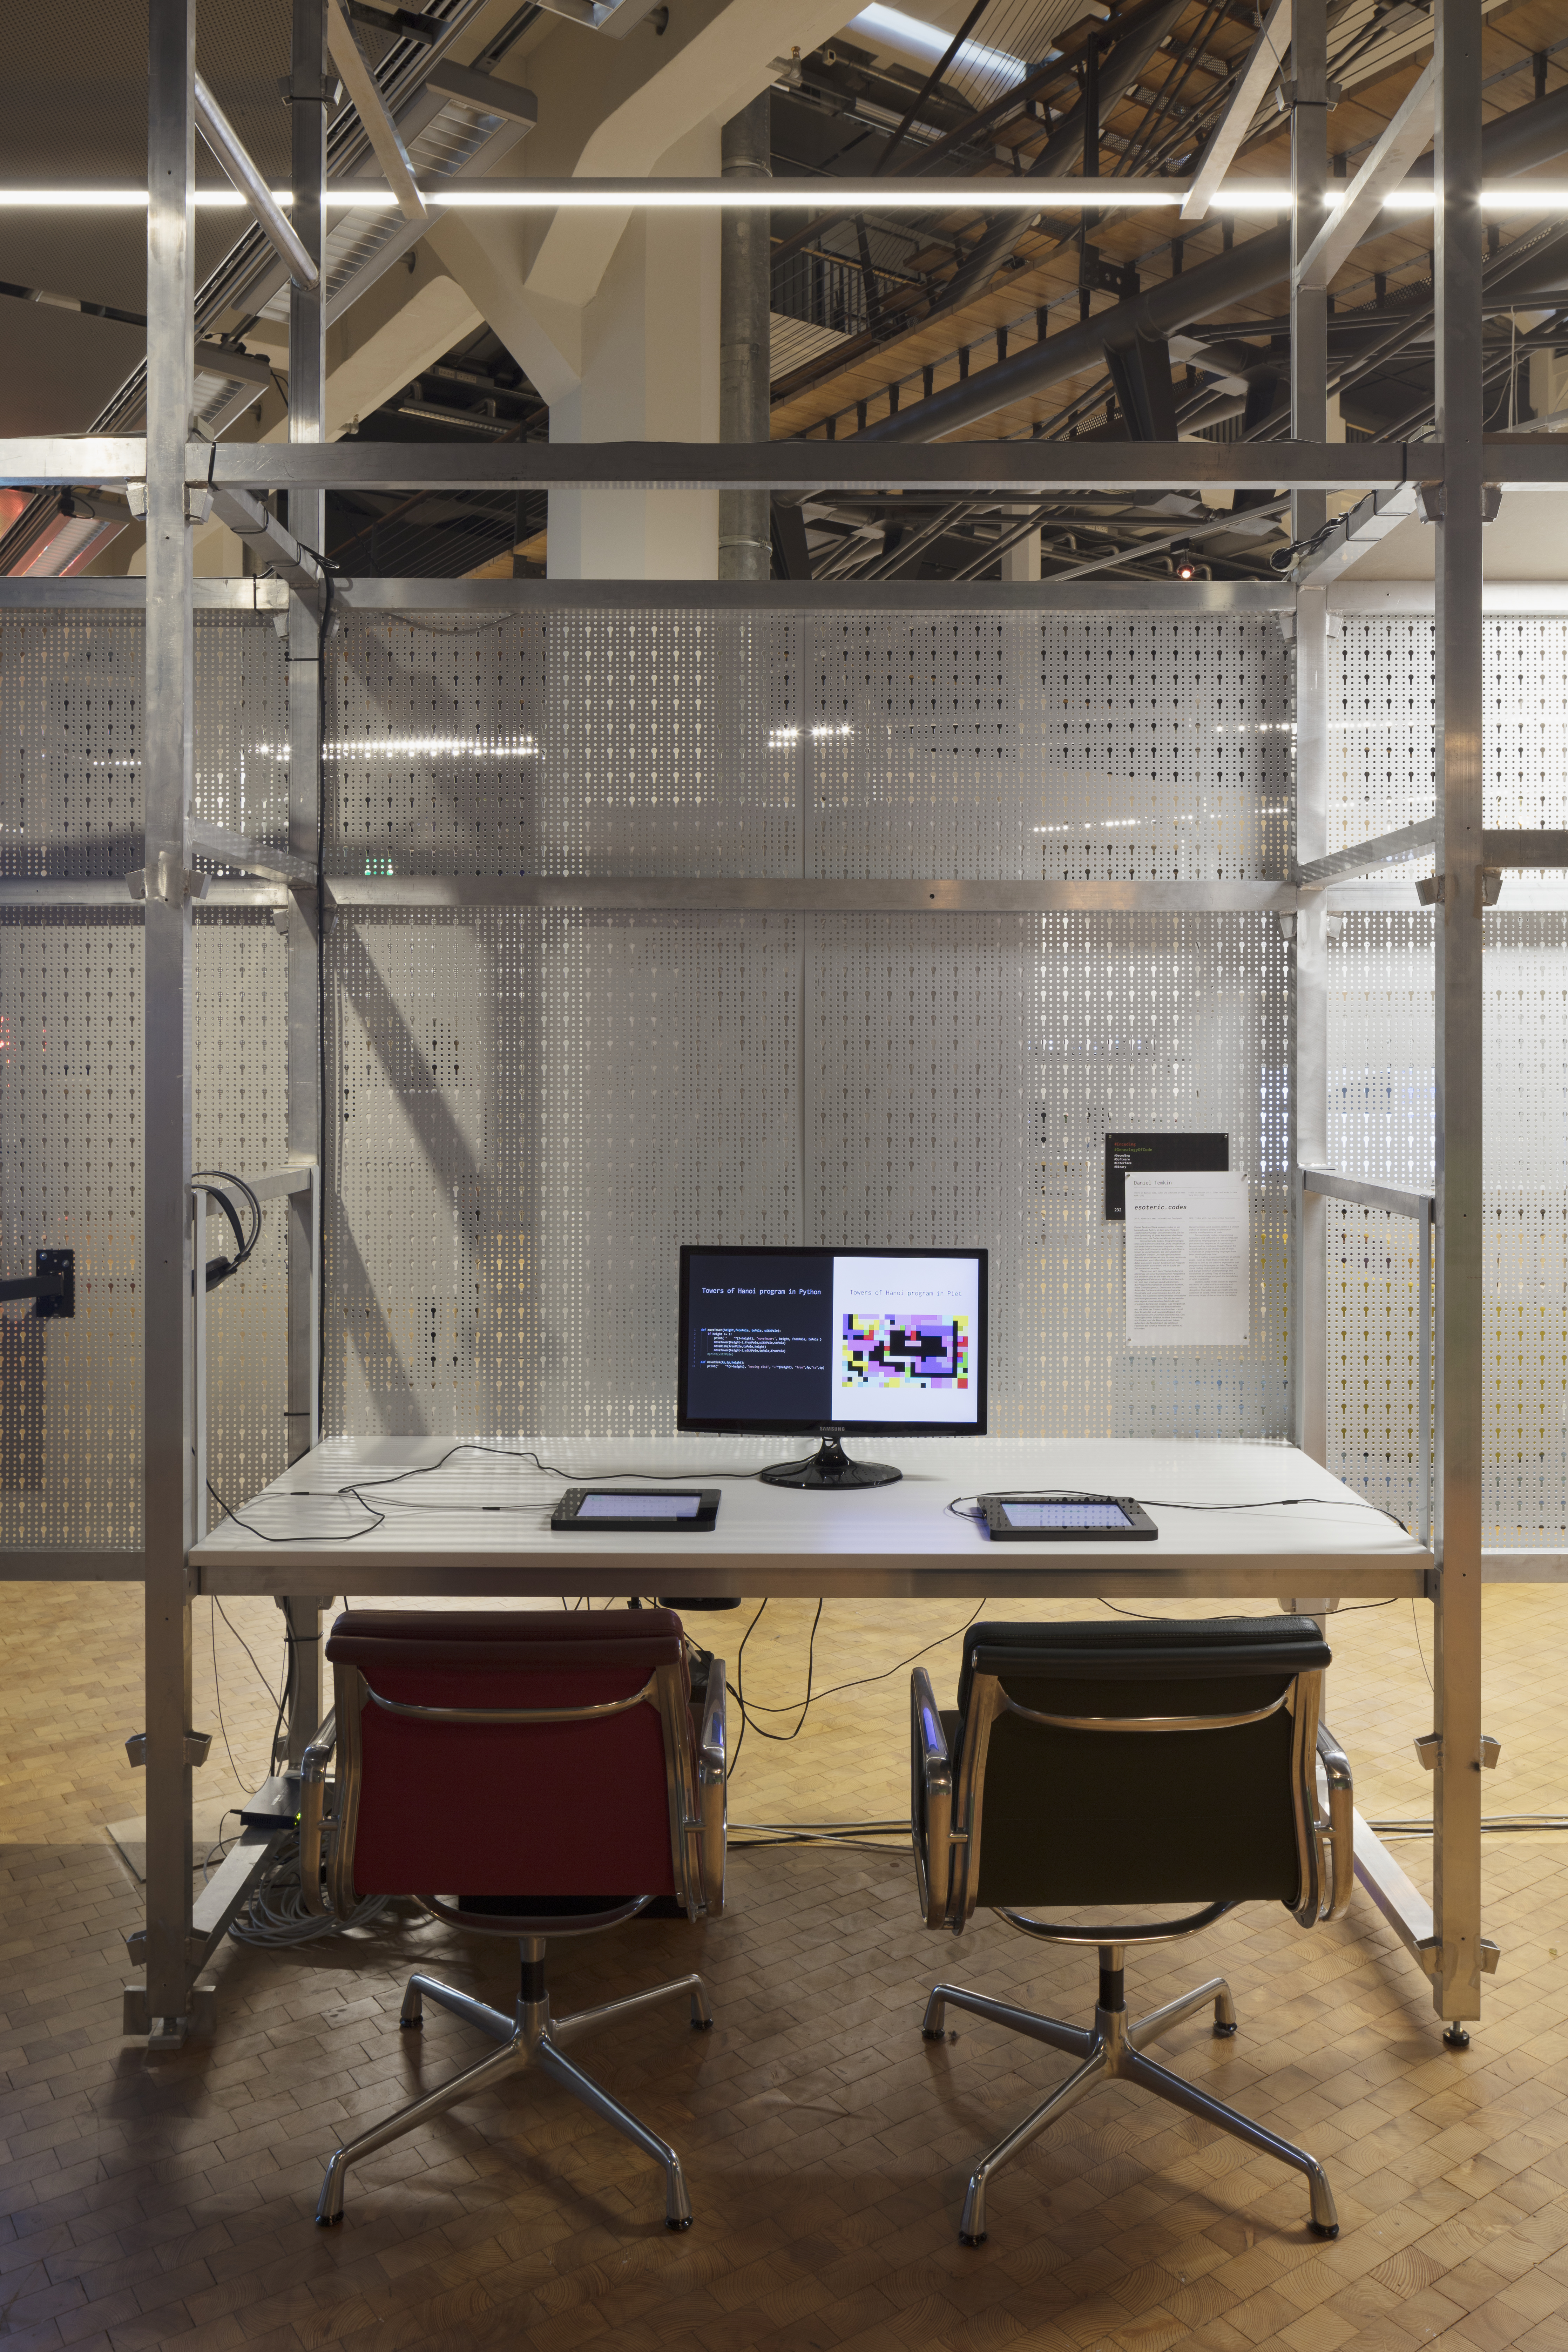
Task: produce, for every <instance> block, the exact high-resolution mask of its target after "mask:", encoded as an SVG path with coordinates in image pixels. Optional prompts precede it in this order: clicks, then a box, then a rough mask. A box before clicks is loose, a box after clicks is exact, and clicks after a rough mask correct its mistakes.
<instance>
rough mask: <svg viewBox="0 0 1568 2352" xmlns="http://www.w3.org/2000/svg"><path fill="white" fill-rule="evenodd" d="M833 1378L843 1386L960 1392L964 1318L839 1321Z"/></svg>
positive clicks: (964, 1374) (965, 1367)
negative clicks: (838, 1355)
mask: <svg viewBox="0 0 1568 2352" xmlns="http://www.w3.org/2000/svg"><path fill="white" fill-rule="evenodd" d="M841 1347H842V1356H841V1359H840V1371H839V1378H840V1382H841V1384H842V1386H844V1387H845V1388H878V1389H894V1388H901V1387H905V1386H908V1387H911V1388H920V1389H966V1388H967V1387H968V1386H969V1318H968V1317H967V1316H966V1315H857V1314H854V1313H853V1312H851V1313H849V1314H847V1315H846V1316H845V1318H844V1332H843V1338H842V1341H841Z"/></svg>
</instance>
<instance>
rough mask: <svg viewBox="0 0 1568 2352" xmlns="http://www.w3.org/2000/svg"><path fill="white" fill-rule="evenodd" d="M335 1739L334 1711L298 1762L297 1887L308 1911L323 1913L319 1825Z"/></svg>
mask: <svg viewBox="0 0 1568 2352" xmlns="http://www.w3.org/2000/svg"><path fill="white" fill-rule="evenodd" d="M337 1739H338V1718H337V1710H336V1709H335V1708H334V1709H333V1710H332V1712H331V1714H330V1715H329V1716H327V1717H326V1718H325V1720H324V1721H323V1722H322V1724H321V1728H320V1729H319V1730H318V1732H317V1733H316V1736H315V1738H313V1739H312V1740H311V1742H310V1746H309V1748H306V1750H305V1753H304V1754H303V1756H302V1757H301V1758H300V1894H301V1896H302V1899H303V1901H304V1906H305V1908H306V1910H307V1911H325V1909H326V1907H327V1906H326V1905H325V1904H324V1903H323V1902H322V1900H321V1823H322V1819H323V1815H324V1813H325V1810H326V1796H327V1767H328V1765H329V1763H330V1762H331V1755H332V1750H333V1748H335V1747H336V1746H337Z"/></svg>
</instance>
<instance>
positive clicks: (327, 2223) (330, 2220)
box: [316, 2213, 343, 2230]
mask: <svg viewBox="0 0 1568 2352" xmlns="http://www.w3.org/2000/svg"><path fill="white" fill-rule="evenodd" d="M342 2218H343V2217H342V2214H341V2213H318V2214H317V2216H316V2227H317V2229H318V2230H335V2229H336V2228H337V2226H338V2223H339V2222H340V2221H342Z"/></svg>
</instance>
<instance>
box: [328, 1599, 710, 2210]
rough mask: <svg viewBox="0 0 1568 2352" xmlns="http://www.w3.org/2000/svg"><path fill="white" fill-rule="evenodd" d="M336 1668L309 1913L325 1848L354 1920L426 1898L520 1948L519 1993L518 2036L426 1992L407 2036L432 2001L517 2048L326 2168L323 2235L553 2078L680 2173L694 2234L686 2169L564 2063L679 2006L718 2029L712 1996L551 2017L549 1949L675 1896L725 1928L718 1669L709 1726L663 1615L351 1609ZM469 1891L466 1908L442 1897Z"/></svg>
mask: <svg viewBox="0 0 1568 2352" xmlns="http://www.w3.org/2000/svg"><path fill="white" fill-rule="evenodd" d="M327 1655H328V1657H329V1658H330V1659H331V1662H332V1672H333V1678H334V1697H335V1705H334V1707H333V1711H332V1714H331V1716H329V1717H328V1718H327V1720H326V1722H325V1724H324V1725H323V1726H322V1727H321V1731H320V1732H319V1733H318V1735H317V1738H316V1740H315V1742H314V1743H313V1745H312V1746H311V1748H310V1749H309V1750H308V1752H307V1754H306V1757H305V1759H304V1767H303V1773H302V1780H303V1790H302V1800H301V1807H302V1809H301V1813H300V1874H301V1878H302V1880H303V1884H304V1886H305V1889H306V1899H307V1901H308V1902H310V1903H311V1905H312V1906H313V1907H314V1906H322V1897H321V1891H320V1889H321V1856H322V1848H323V1844H324V1845H325V1848H326V1878H327V1890H328V1895H329V1896H330V1899H331V1907H332V1908H333V1910H334V1911H336V1912H337V1913H338V1914H339V1915H340V1916H345V1917H346V1916H347V1915H348V1914H349V1913H350V1912H351V1911H352V1910H353V1907H354V1906H355V1905H356V1903H358V1902H360V1901H362V1900H363V1897H364V1896H365V1895H414V1896H415V1897H416V1900H417V1901H419V1902H421V1903H423V1904H424V1905H425V1906H426V1908H427V1909H428V1910H430V1911H432V1912H434V1913H435V1914H436V1916H437V1917H438V1918H442V1919H448V1920H451V1921H452V1922H453V1923H454V1924H455V1925H456V1926H458V1927H472V1928H474V1929H476V1930H477V1931H478V1932H479V1934H481V1935H489V1936H515V1937H517V1938H518V1939H519V1943H520V1946H521V1961H522V1976H521V1988H520V1990H519V1994H518V2001H517V2008H516V2011H515V2013H514V2015H512V2016H511V2017H506V2016H503V2014H502V2013H501V2011H500V2010H495V2009H491V2008H489V2006H488V2005H487V2004H486V2003H485V2002H484V2001H481V2000H474V1999H473V1998H472V1996H471V1995H469V1994H468V1993H463V1992H458V1991H456V1990H454V1989H453V1988H452V1987H451V1986H450V1985H444V1984H440V1983H438V1982H437V1979H435V1978H434V1977H428V1976H426V1975H425V1974H424V1973H423V1971H420V1972H417V1973H416V1974H415V1975H414V1976H412V1977H410V1979H409V1980H408V1990H407V1991H406V1992H405V1995H404V1998H403V2023H404V2025H405V2026H409V2027H416V2026H417V2025H418V2024H419V2023H420V2021H421V2018H422V2014H423V2008H424V2002H425V2000H426V1999H429V2000H434V2001H438V2002H439V2003H440V2005H441V2007H442V2008H443V2009H449V2010H451V2011H453V2012H454V2014H455V2015H457V2016H458V2017H465V2018H467V2019H468V2022H469V2023H470V2024H471V2025H477V2026H478V2027H479V2030H480V2032H484V2033H488V2034H489V2035H491V2036H492V2038H493V2039H494V2040H495V2041H497V2042H500V2043H501V2045H502V2046H501V2048H500V2049H499V2050H496V2051H493V2052H492V2053H490V2055H489V2057H487V2058H482V2059H480V2060H479V2063H478V2064H477V2065H473V2066H470V2067H468V2069H467V2070H466V2072H465V2073H463V2074H458V2075H457V2076H455V2077H454V2078H453V2080H452V2081H451V2082H449V2083H447V2084H443V2085H442V2087H441V2088H440V2089H439V2090H438V2091H432V2092H430V2093H429V2094H428V2095H426V2097H424V2098H421V2099H416V2100H415V2101H414V2102H413V2103H412V2105H409V2106H405V2107H402V2108H400V2109H399V2110H398V2112H397V2114H396V2115H395V2116H389V2117H388V2118H387V2120H386V2122H385V2123H383V2124H377V2125H375V2126H373V2128H372V2129H371V2130H369V2131H365V2132H361V2133H360V2134H359V2136H358V2137H357V2138H354V2139H351V2140H346V2141H345V2142H344V2144H343V2145H342V2147H340V2148H338V2149H337V2150H336V2152H335V2153H334V2155H333V2156H332V2158H331V2162H330V2163H329V2164H328V2166H327V2176H326V2179H325V2180H324V2181H323V2182H322V2184H321V2201H320V2203H319V2204H318V2206H317V2208H316V2219H317V2221H321V2222H331V2221H341V2220H342V2210H343V2175H344V2173H345V2171H346V2170H347V2169H348V2167H349V2166H350V2165H351V2164H356V2163H357V2162H358V2161H359V2159H360V2158H362V2157H365V2156H369V2155H371V2154H373V2153H374V2150H375V2149H377V2148H382V2147H386V2145H387V2144H388V2142H389V2141H391V2140H395V2139H398V2138H401V2137H402V2136H403V2134H404V2133H405V2132H408V2131H413V2130H414V2129H415V2128H416V2126H418V2125H420V2124H422V2123H424V2122H426V2119H427V2118H428V2117H430V2116H438V2115H439V2114H440V2113H441V2112H442V2110H443V2109H444V2108H447V2107H451V2106H455V2105H457V2104H458V2101H459V2100H460V2099H465V2098H467V2097H468V2094H469V2093H470V2092H471V2091H477V2090H480V2089H486V2088H488V2087H489V2085H490V2084H492V2083H499V2082H501V2081H503V2080H504V2079H505V2077H506V2076H507V2075H509V2074H517V2073H520V2072H521V2069H522V2068H523V2067H525V2066H529V2065H537V2066H539V2067H540V2068H542V2071H543V2072H544V2073H545V2074H547V2075H549V2077H550V2078H551V2080H552V2082H556V2083H559V2084H562V2085H563V2087H564V2088H565V2089H567V2090H568V2091H570V2092H571V2093H572V2094H573V2095H574V2097H575V2098H579V2099H581V2100H582V2101H583V2102H584V2105H587V2106H590V2107H592V2108H593V2109H594V2112H595V2114H596V2115H599V2116H603V2117H604V2118H605V2122H606V2123H612V2124H614V2125H615V2126H616V2129H617V2130H618V2131H623V2132H625V2133H626V2137H627V2138H628V2139H631V2140H634V2141H635V2142H636V2143H637V2147H640V2148H642V2149H643V2150H644V2152H645V2153H646V2154H647V2155H648V2156H651V2157H652V2158H654V2160H655V2162H656V2163H658V2164H662V2165H663V2167H664V2172H665V2182H666V2190H667V2196H666V2206H665V2219H666V2221H667V2222H668V2226H669V2227H670V2228H671V2229H672V2230H685V2229H689V2227H690V2224H691V2205H690V2200H689V2198H688V2196H687V2193H686V2182H685V2179H684V2178H683V2176H682V2174H681V2169H680V2158H679V2156H677V2154H676V2152H675V2150H674V2148H672V2147H669V2145H668V2142H666V2141H664V2140H662V2139H660V2138H659V2137H658V2136H657V2134H655V2133H653V2132H650V2131H648V2130H647V2128H646V2126H643V2125H642V2124H640V2123H638V2121H637V2117H636V2116H633V2115H630V2114H628V2113H627V2111H626V2108H625V2107H623V2106H622V2105H620V2104H619V2103H618V2101H616V2100H615V2099H612V2098H611V2097H610V2095H609V2094H608V2092H606V2091H603V2090H601V2089H600V2088H599V2085H598V2084H596V2083H595V2082H594V2081H593V2080H592V2079H591V2078H590V2077H589V2076H588V2075H586V2074H583V2073H582V2072H581V2071H580V2070H579V2069H578V2068H577V2067H576V2066H574V2064H573V2063H572V2062H571V2060H570V2059H569V2058H567V2056H566V2055H565V2044H566V2043H567V2042H573V2041H575V2040H577V2039H578V2037H579V2036H581V2035H582V2034H584V2033H586V2032H590V2031H591V2030H592V2028H594V2027H595V2026H596V2025H603V2024H605V2023H608V2022H610V2021H613V2020H615V2019H617V2018H622V2017H629V2016H633V2015H635V2014H636V2013H637V2011H641V2010H645V2009H648V2008H651V2007H652V2006H653V2004H654V2003H655V2002H656V2001H661V2000H672V1999H673V1998H674V1996H675V1995H676V1994H677V1993H682V1992H685V1993H689V1995H690V1998H691V2022H692V2024H693V2025H694V2026H700V2027H703V2028H706V2027H708V2026H710V2025H711V2024H712V2022H713V2012H712V2010H711V2007H710V2003H709V2000H708V1991H707V1988H706V1986H705V1985H704V1984H703V1981H702V1979H701V1978H700V1976H695V1975H694V1976H685V1977H679V1978H678V1979H676V1981H675V1982H674V1983H673V1984H664V1985H659V1986H657V1987H656V1988H655V1989H654V1990H652V1991H649V1992H639V1993H633V1994H632V1995H631V1996H630V1997H629V1998H628V1999H626V2000H613V2001H607V2002H606V2003H605V2005H604V2006H603V2007H602V2008H600V2009H590V2010H584V2011H581V2012H580V2013H579V2014H578V2015H577V2016H575V2017H563V2018H552V2016H551V2014H550V1996H549V1994H548V1992H547V1990H546V1989H545V1981H544V1947H545V1939H546V1937H550V1936H582V1935H590V1934H593V1933H595V1932H596V1931H598V1930H599V1929H602V1928H605V1927H616V1926H618V1925H619V1924H620V1922H621V1921H622V1920H624V1919H630V1918H633V1917H635V1916H636V1915H637V1913H638V1912H639V1911H642V1910H645V1909H646V1908H647V1906H648V1905H649V1904H650V1903H652V1902H654V1901H655V1900H656V1899H657V1898H658V1896H659V1895H673V1896H675V1897H676V1898H677V1899H678V1900H679V1902H681V1903H682V1904H684V1906H685V1908H686V1913H687V1916H688V1917H689V1918H690V1919H696V1918H698V1917H699V1916H702V1915H704V1914H705V1915H706V1916H708V1917H709V1918H714V1917H716V1916H718V1915H719V1914H720V1913H721V1911H722V1910H723V1907H724V1837H725V1803H724V1771H725V1756H724V1668H723V1664H722V1662H721V1660H719V1659H717V1658H716V1659H714V1660H713V1661H712V1664H711V1666H710V1672H709V1677H708V1687H707V1692H706V1696H705V1697H704V1698H703V1700H702V1702H701V1723H700V1727H698V1726H697V1724H696V1723H694V1721H693V1715H692V1705H691V1687H690V1682H689V1676H688V1674H687V1665H686V1646H685V1643H684V1640H683V1638H682V1635H681V1630H680V1620H679V1618H678V1617H675V1616H672V1615H671V1614H670V1612H668V1610H665V1609H645V1610H638V1611H626V1612H622V1611H620V1610H616V1611H613V1612H612V1611H605V1612H600V1613H598V1614H595V1615H592V1616H590V1615H588V1614H587V1613H586V1612H584V1613H583V1614H580V1615H577V1614H573V1613H571V1612H566V1611H560V1612H558V1611H555V1610H551V1611H549V1612H534V1611H529V1612H526V1613H522V1612H517V1611H506V1612H500V1611H496V1612H489V1611H483V1610H411V1611H406V1612H404V1611H394V1610H375V1609H354V1610H349V1611H348V1612H345V1614H344V1615H342V1616H341V1617H340V1618H339V1619H338V1621H337V1623H336V1624H335V1625H334V1626H333V1628H332V1631H331V1638H330V1640H329V1641H328V1643H327ZM334 1746H335V1747H336V1748H337V1750H338V1769H337V1780H336V1784H335V1789H334V1790H331V1791H329V1789H328V1786H327V1782H326V1770H327V1761H328V1759H329V1757H330V1756H331V1752H332V1749H333V1748H334ZM330 1796H331V1797H332V1798H335V1802H331V1804H330V1809H329V1802H328V1801H329V1797H330ZM455 1887H460V1888H462V1889H463V1890H464V1891H463V1892H462V1893H461V1894H448V1893H444V1892H435V1891H430V1890H437V1889H446V1888H455ZM521 1890H527V1891H526V1892H524V1891H521ZM322 1907H324V1906H322Z"/></svg>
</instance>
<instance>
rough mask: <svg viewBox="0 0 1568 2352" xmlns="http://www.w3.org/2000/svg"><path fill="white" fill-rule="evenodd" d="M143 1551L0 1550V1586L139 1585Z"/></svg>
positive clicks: (144, 1568)
mask: <svg viewBox="0 0 1568 2352" xmlns="http://www.w3.org/2000/svg"><path fill="white" fill-rule="evenodd" d="M146 1562H147V1555H146V1553H145V1552H143V1551H67V1550H64V1549H61V1550H59V1551H53V1550H45V1551H28V1550H24V1549H16V1550H8V1549H5V1548H0V1584H140V1583H141V1581H142V1576H143V1574H144V1572H145V1570H146Z"/></svg>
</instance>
